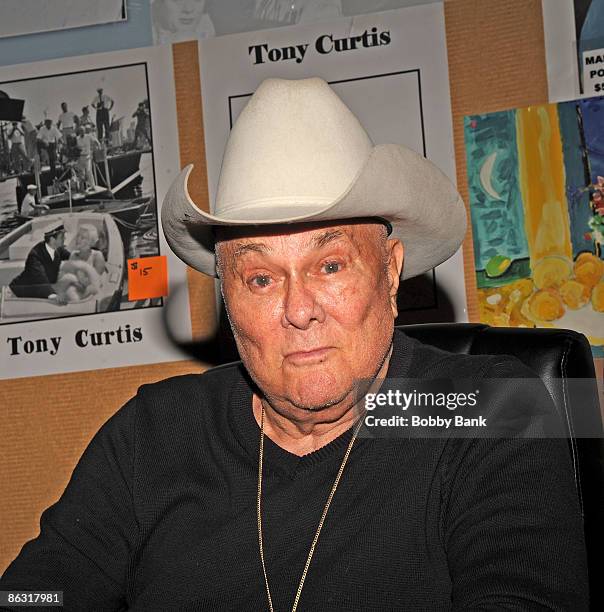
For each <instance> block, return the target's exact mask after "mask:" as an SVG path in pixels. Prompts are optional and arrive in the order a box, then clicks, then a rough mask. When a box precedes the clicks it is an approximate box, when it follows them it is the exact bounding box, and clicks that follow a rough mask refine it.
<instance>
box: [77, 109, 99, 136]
mask: <svg viewBox="0 0 604 612" xmlns="http://www.w3.org/2000/svg"><path fill="white" fill-rule="evenodd" d="M79 125H80V127H81V128H83V129H84V130H86V129H87V128H92V129H93V130H94V129H95V128H96V125H94V121H93V120H92V117H91V116H90V109H89V108H88V106H83V107H82V114H81V115H80V119H79Z"/></svg>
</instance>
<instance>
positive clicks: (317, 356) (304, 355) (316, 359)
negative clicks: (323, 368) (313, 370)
mask: <svg viewBox="0 0 604 612" xmlns="http://www.w3.org/2000/svg"><path fill="white" fill-rule="evenodd" d="M332 348H333V347H331V346H323V347H318V348H315V349H310V350H304V351H295V352H292V353H288V354H287V355H286V356H285V359H286V361H288V362H289V363H293V364H297V365H310V364H313V363H321V362H322V361H325V358H326V357H327V355H328V354H329V351H331V350H332Z"/></svg>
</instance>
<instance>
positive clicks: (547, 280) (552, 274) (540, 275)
mask: <svg viewBox="0 0 604 612" xmlns="http://www.w3.org/2000/svg"><path fill="white" fill-rule="evenodd" d="M572 271H573V267H572V264H571V262H570V261H569V260H568V259H566V258H564V257H555V256H551V257H544V258H543V259H541V260H539V261H538V262H537V263H536V264H535V267H534V268H533V275H532V276H533V282H534V283H535V286H536V287H537V289H550V288H553V287H559V286H560V285H561V284H562V283H563V282H564V281H566V280H568V279H569V278H570V276H571V274H572Z"/></svg>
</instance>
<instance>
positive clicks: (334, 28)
mask: <svg viewBox="0 0 604 612" xmlns="http://www.w3.org/2000/svg"><path fill="white" fill-rule="evenodd" d="M199 56H200V69H201V87H202V96H203V112H204V129H205V138H206V157H207V165H208V182H209V191H210V202H213V200H214V196H215V193H216V186H217V181H218V177H219V173H220V165H221V160H222V154H223V151H224V147H225V144H226V140H227V137H228V134H229V130H230V129H231V126H232V125H233V122H234V121H235V119H236V118H237V116H238V114H239V112H240V111H241V109H242V108H243V106H244V105H245V103H246V102H247V100H248V99H249V98H250V96H251V95H252V93H253V92H254V90H255V89H256V88H257V87H258V85H259V84H260V83H261V82H262V81H263V80H264V79H266V78H268V77H280V78H289V79H299V78H307V77H313V76H319V77H322V78H323V79H325V80H326V81H327V82H329V83H330V85H331V86H332V87H333V88H334V90H335V91H336V92H337V93H338V95H339V96H340V97H341V98H342V99H343V100H344V102H345V103H346V104H347V105H348V106H349V107H350V108H351V110H352V111H353V112H354V113H355V114H356V115H357V117H358V118H359V120H360V121H361V123H362V124H363V126H364V127H365V128H366V130H367V131H368V133H369V135H370V136H371V138H372V139H373V141H374V143H375V144H382V143H398V144H402V145H405V146H407V147H409V148H411V149H413V150H415V151H417V152H418V153H421V154H422V155H424V156H426V157H427V158H429V159H430V160H432V161H433V162H434V163H436V164H437V165H438V166H439V167H440V168H441V169H442V170H443V171H444V172H445V173H446V174H447V175H448V176H449V177H450V178H451V180H453V181H455V180H456V179H455V158H454V150H453V134H452V127H451V107H450V99H449V74H448V66H447V50H446V40H445V27H444V15H443V6H442V4H441V3H437V4H430V5H424V6H416V7H410V8H405V9H401V10H398V11H389V12H384V13H379V14H373V15H363V16H358V17H355V18H354V20H351V19H339V20H335V21H331V22H328V23H320V24H309V25H306V26H301V25H299V26H292V27H282V28H279V29H274V30H263V31H259V32H253V33H244V34H238V35H233V36H224V37H219V38H212V39H208V40H204V41H201V43H200V51H199ZM443 214H444V215H446V214H447V211H446V210H443ZM399 298H400V299H399V302H400V303H399V310H400V311H402V312H401V318H400V321H399V322H404V321H409V320H418V318H419V314H418V313H422V314H421V317H422V320H433V321H435V320H441V321H465V320H467V312H466V299H465V285H464V275H463V260H462V254H461V250H460V251H458V253H456V255H455V256H454V257H452V258H451V259H450V260H448V261H447V262H445V263H444V264H442V265H440V266H438V268H436V269H435V271H433V272H432V273H428V274H426V275H423V276H422V277H419V278H417V279H410V280H409V281H406V282H405V283H403V285H402V287H401V290H400V291H399Z"/></svg>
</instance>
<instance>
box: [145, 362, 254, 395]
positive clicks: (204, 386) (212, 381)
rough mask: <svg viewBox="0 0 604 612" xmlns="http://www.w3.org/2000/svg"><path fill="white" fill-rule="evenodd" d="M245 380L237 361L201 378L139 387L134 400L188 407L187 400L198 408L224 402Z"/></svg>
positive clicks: (178, 378)
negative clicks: (177, 404) (174, 403)
mask: <svg viewBox="0 0 604 612" xmlns="http://www.w3.org/2000/svg"><path fill="white" fill-rule="evenodd" d="M243 378H244V374H243V366H242V365H241V362H239V361H236V362H233V363H227V364H224V365H221V366H217V367H215V368H210V369H209V370H206V371H205V372H203V373H200V374H184V375H181V376H172V377H170V378H165V379H163V380H160V381H158V382H155V383H149V384H145V385H142V386H141V387H140V388H139V390H138V393H137V399H138V400H140V401H143V402H151V403H159V404H162V405H164V406H166V405H167V403H172V402H174V401H176V402H177V403H181V404H182V403H188V400H191V401H195V402H196V403H197V404H198V405H199V404H210V403H213V402H216V401H223V400H226V399H227V398H228V396H229V394H230V392H231V391H232V390H233V388H234V387H235V386H236V385H237V384H239V383H240V382H241V381H242V380H243Z"/></svg>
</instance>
